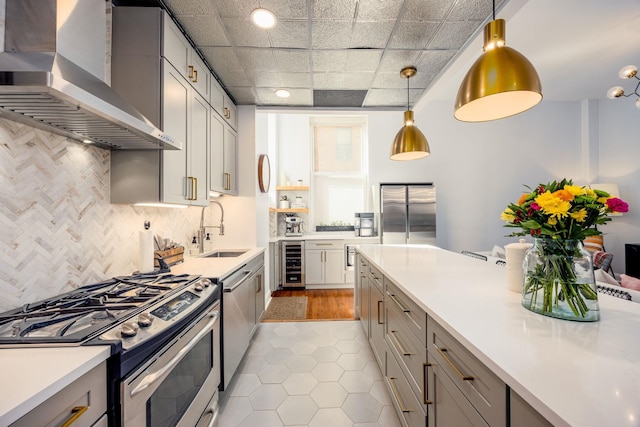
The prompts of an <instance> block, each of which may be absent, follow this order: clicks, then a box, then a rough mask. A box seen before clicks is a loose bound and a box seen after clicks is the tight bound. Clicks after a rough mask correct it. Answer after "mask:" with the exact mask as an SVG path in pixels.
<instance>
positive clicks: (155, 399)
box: [121, 301, 220, 427]
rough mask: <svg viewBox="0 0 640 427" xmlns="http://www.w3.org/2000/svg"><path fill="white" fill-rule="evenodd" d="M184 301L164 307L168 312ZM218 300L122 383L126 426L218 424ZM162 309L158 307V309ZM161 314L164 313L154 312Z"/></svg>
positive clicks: (200, 426) (169, 313) (122, 410)
mask: <svg viewBox="0 0 640 427" xmlns="http://www.w3.org/2000/svg"><path fill="white" fill-rule="evenodd" d="M180 304H181V302H180V301H177V302H175V303H174V304H173V305H172V306H170V307H169V310H166V312H167V315H166V317H169V319H168V320H171V318H170V316H171V313H172V312H176V311H178V310H179V309H180ZM219 307H220V301H217V302H216V303H215V304H214V305H213V306H211V307H210V308H209V309H208V310H206V311H205V312H203V313H202V314H201V315H200V316H199V317H198V318H196V319H195V320H194V321H193V323H192V325H191V326H190V327H189V328H186V329H185V330H184V331H182V333H181V334H180V335H178V336H176V337H175V338H174V339H173V340H171V341H170V342H168V343H167V344H166V345H165V346H164V347H163V348H162V349H160V350H159V351H158V352H157V353H156V354H155V355H154V356H153V357H152V358H151V359H150V360H148V361H147V362H146V363H144V364H143V365H141V366H140V367H139V368H138V369H136V370H135V371H134V372H133V373H131V374H130V375H129V376H127V377H126V378H124V379H123V381H122V383H121V405H122V408H121V414H122V420H121V423H122V425H123V426H127V427H138V426H140V427H149V426H153V427H160V426H178V427H187V426H188V427H193V426H198V427H204V426H208V427H211V426H215V425H217V416H218V407H217V405H218V398H217V397H218V395H217V390H218V385H219V384H220V310H219ZM161 309H163V308H162V307H160V308H159V309H158V310H161ZM152 314H154V315H156V316H158V317H160V318H162V317H163V315H164V313H162V312H161V313H157V312H156V313H152Z"/></svg>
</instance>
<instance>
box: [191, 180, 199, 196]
mask: <svg viewBox="0 0 640 427" xmlns="http://www.w3.org/2000/svg"><path fill="white" fill-rule="evenodd" d="M193 182H194V183H195V185H194V187H195V189H194V191H193V195H192V196H193V200H198V178H195V177H194V178H193Z"/></svg>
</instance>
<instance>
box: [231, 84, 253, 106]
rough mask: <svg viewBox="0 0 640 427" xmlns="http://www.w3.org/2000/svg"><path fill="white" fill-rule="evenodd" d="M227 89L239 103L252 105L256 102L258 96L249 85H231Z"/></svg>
mask: <svg viewBox="0 0 640 427" xmlns="http://www.w3.org/2000/svg"><path fill="white" fill-rule="evenodd" d="M227 90H228V91H229V93H230V94H231V96H232V97H233V99H234V100H235V101H236V103H237V104H241V105H254V104H256V103H257V102H258V97H257V96H256V94H255V91H254V90H253V88H251V87H238V86H231V87H228V88H227Z"/></svg>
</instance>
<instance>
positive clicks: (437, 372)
mask: <svg viewBox="0 0 640 427" xmlns="http://www.w3.org/2000/svg"><path fill="white" fill-rule="evenodd" d="M427 330H428V343H427V348H428V351H429V362H430V363H431V369H430V370H431V372H432V380H433V381H435V377H436V376H437V377H438V383H434V384H430V385H429V387H430V389H429V391H430V392H429V393H428V394H427V395H428V398H429V399H431V400H433V401H434V405H433V410H432V411H431V412H434V414H436V415H435V416H434V417H431V412H430V414H429V415H430V421H429V426H430V427H436V426H438V425H439V426H441V427H445V426H450V425H452V424H451V423H450V422H449V420H448V419H447V418H446V417H445V416H444V415H443V414H441V415H437V414H438V412H439V411H444V412H446V411H448V410H452V411H453V409H450V408H451V407H452V406H458V407H459V410H460V412H461V414H462V413H464V416H465V418H466V419H467V420H468V422H469V423H468V424H460V425H469V426H486V425H489V426H492V427H505V426H506V425H507V386H506V384H505V383H504V382H503V381H502V380H500V379H499V378H498V377H497V376H496V375H495V374H494V373H493V372H492V371H491V370H489V368H487V367H486V366H485V365H484V364H483V363H482V362H480V361H479V360H478V359H477V358H476V357H475V356H474V355H473V354H472V353H471V352H470V351H469V350H467V349H466V348H465V347H464V346H463V345H462V344H460V342H458V341H457V340H456V339H455V338H453V337H452V336H451V334H449V333H448V332H447V331H445V330H444V328H443V327H442V326H440V324H438V323H437V322H436V321H435V320H433V318H431V317H430V316H429V317H428V319H427ZM433 381H432V382H433ZM449 386H450V387H449ZM435 387H440V391H438V389H436V388H435ZM445 390H446V391H445ZM456 390H457V391H456ZM451 399H454V400H455V401H453V400H451ZM442 401H445V402H447V403H441V402H442ZM448 408H449V409H448ZM472 409H473V411H475V412H476V413H477V416H476V415H473V414H472V412H473V411H472ZM431 418H433V420H431ZM438 420H440V421H441V422H440V423H438ZM456 425H457V424H456Z"/></svg>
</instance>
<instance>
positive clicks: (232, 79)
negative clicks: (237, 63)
mask: <svg viewBox="0 0 640 427" xmlns="http://www.w3.org/2000/svg"><path fill="white" fill-rule="evenodd" d="M212 68H213V72H214V73H215V74H216V76H218V78H219V79H220V81H222V83H223V85H224V86H225V87H226V86H251V80H249V78H248V77H247V75H246V74H245V72H244V71H242V70H230V69H228V68H225V67H224V66H222V67H220V66H218V67H216V66H215V65H213V66H212Z"/></svg>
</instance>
